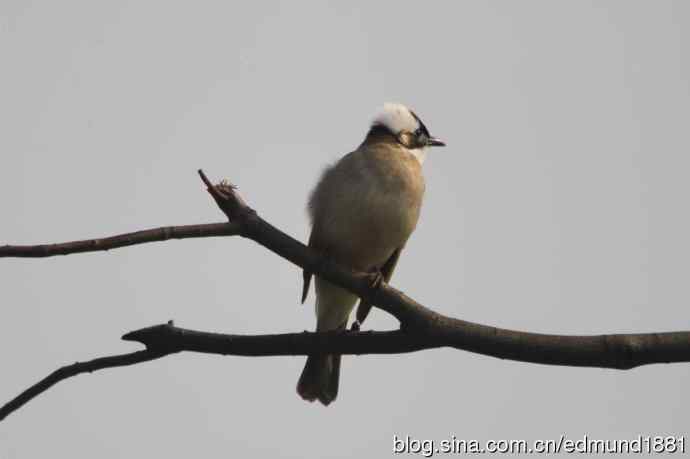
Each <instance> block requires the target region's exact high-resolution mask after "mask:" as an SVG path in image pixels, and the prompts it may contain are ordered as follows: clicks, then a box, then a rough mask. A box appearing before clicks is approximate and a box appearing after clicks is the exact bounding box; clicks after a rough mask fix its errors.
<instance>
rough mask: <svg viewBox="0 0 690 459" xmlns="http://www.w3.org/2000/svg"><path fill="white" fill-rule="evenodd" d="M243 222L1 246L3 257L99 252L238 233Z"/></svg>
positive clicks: (185, 226) (173, 227)
mask: <svg viewBox="0 0 690 459" xmlns="http://www.w3.org/2000/svg"><path fill="white" fill-rule="evenodd" d="M238 234H239V226H238V225H237V224H234V223H208V224H204V225H183V226H162V227H160V228H153V229H148V230H143V231H136V232H134V233H125V234H118V235H116V236H110V237H104V238H101V239H87V240H83V241H72V242H62V243H59V244H41V245H4V246H0V258H4V257H22V258H24V257H26V258H44V257H53V256H55V255H69V254H72V253H83V252H99V251H103V250H111V249H118V248H120V247H127V246H130V245H136V244H145V243H147V242H159V241H167V240H168V239H188V238H198V237H214V236H235V235H238Z"/></svg>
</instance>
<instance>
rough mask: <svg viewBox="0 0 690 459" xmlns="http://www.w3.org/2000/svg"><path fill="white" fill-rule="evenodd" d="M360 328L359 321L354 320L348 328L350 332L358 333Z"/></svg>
mask: <svg viewBox="0 0 690 459" xmlns="http://www.w3.org/2000/svg"><path fill="white" fill-rule="evenodd" d="M361 326H362V324H361V323H360V321H359V320H355V321H354V322H352V326H351V327H350V331H353V332H358V331H359V328H360V327H361Z"/></svg>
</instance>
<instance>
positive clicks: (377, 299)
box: [0, 171, 690, 420]
mask: <svg viewBox="0 0 690 459" xmlns="http://www.w3.org/2000/svg"><path fill="white" fill-rule="evenodd" d="M199 175H200V176H201V179H202V180H203V182H204V183H205V184H206V186H207V189H208V192H209V194H211V196H212V197H213V199H214V200H215V201H216V203H217V204H218V206H219V207H220V209H221V210H222V211H223V212H224V213H225V214H226V216H227V217H228V219H229V220H230V223H224V224H212V225H195V226H183V227H170V228H159V229H155V230H147V231H141V232H137V233H130V234H126V235H120V236H113V237H111V238H106V239H101V240H93V241H78V242H71V243H66V244H56V245H47V246H25V247H22V248H21V249H19V248H17V247H12V246H5V247H3V248H0V256H50V255H55V254H67V253H76V252H82V251H93V250H107V248H116V247H123V246H126V245H133V244H140V243H144V242H151V241H159V240H166V239H170V238H172V237H178V238H182V237H204V236H220V235H240V236H242V237H245V238H248V239H251V240H253V241H255V242H257V243H258V244H260V245H262V246H264V247H266V248H267V249H269V250H271V251H272V252H274V253H276V254H277V255H279V256H281V257H283V258H285V259H286V260H289V261H290V262H292V263H294V264H296V265H298V266H301V267H302V268H306V269H308V270H309V271H311V272H313V273H315V274H316V275H318V276H320V277H322V278H325V279H327V280H329V281H331V282H333V283H335V284H337V285H340V286H341V287H343V288H346V289H348V290H350V291H352V292H354V293H356V294H357V295H358V296H360V297H361V298H364V299H366V300H367V301H369V302H370V303H372V304H374V305H376V306H377V307H378V308H380V309H383V310H384V311H386V312H388V313H390V314H392V315H393V316H395V317H396V318H397V319H398V320H399V321H400V324H401V328H400V330H396V331H387V332H347V333H334V332H329V333H307V332H304V333H290V334H278V335H259V336H246V335H225V334H218V333H206V332H199V331H194V330H186V329H182V328H178V327H175V326H174V325H173V324H172V323H168V324H165V325H157V326H154V327H148V328H144V329H141V330H136V331H133V332H130V333H127V334H126V335H124V336H123V339H125V340H129V341H137V342H140V343H142V344H144V345H145V346H146V348H147V349H146V350H144V351H139V352H135V353H132V354H124V355H120V356H112V357H104V358H100V359H95V360H92V361H90V362H84V363H76V364H74V365H70V366H67V367H63V368H60V369H59V370H57V371H55V372H54V373H52V374H51V375H49V376H48V377H47V378H45V379H44V380H42V381H40V382H39V383H38V384H36V385H35V386H32V387H31V388H30V389H28V390H27V391H25V392H23V393H22V394H20V395H19V396H18V397H17V398H15V399H14V400H12V401H11V402H9V403H8V404H7V405H5V406H4V407H2V408H0V420H2V419H3V418H4V417H5V416H7V415H8V414H9V413H11V412H12V411H14V410H16V409H17V408H19V407H20V406H22V405H23V404H24V403H26V402H27V401H28V400H30V399H31V398H33V397H35V396H36V395H38V394H40V393H41V392H43V391H45V390H46V389H48V388H49V387H51V386H52V385H53V384H55V383H56V382H58V381H61V380H63V379H65V378H68V377H70V376H74V375H77V374H80V373H83V372H85V371H94V370H98V369H102V368H109V367H113V366H123V365H131V364H134V363H139V362H143V361H146V360H152V359H156V358H160V357H163V356H165V355H168V354H171V353H175V352H180V351H193V352H204V353H213V354H223V355H245V356H269V355H309V354H315V353H337V354H382V353H383V354H392V353H403V352H413V351H418V350H422V349H431V348H437V347H452V348H456V349H462V350H466V351H471V352H475V353H479V354H484V355H489V356H493V357H498V358H501V359H511V360H517V361H523V362H532V363H542V364H549V365H567V366H579V367H600V368H613V369H621V370H624V369H630V368H634V367H637V366H640V365H647V364H652V363H671V362H690V332H688V331H679V332H669V333H645V334H616V335H598V336H563V335H546V334H538V333H527V332H520V331H514V330H506V329H500V328H495V327H490V326H486V325H480V324H475V323H471V322H466V321H463V320H460V319H455V318H451V317H447V316H444V315H442V314H439V313H437V312H434V311H432V310H431V309H428V308H426V307H425V306H422V305H421V304H419V303H417V302H415V301H414V300H413V299H411V298H409V297H407V296H406V295H404V294H403V293H402V292H399V291H397V290H395V289H394V288H392V287H390V286H388V285H386V284H385V283H382V284H380V285H375V284H374V283H372V277H371V275H369V274H364V273H353V272H351V271H350V270H348V269H345V268H343V267H341V266H338V265H337V264H335V263H333V262H331V261H330V260H328V259H326V258H325V257H323V256H321V255H320V254H318V253H316V252H314V251H313V250H311V249H310V248H308V247H306V246H305V245H304V244H302V243H300V242H299V241H297V240H295V239H293V238H292V237H290V236H288V235H287V234H285V233H283V232H282V231H280V230H278V229H277V228H275V227H273V226H272V225H271V224H269V223H268V222H266V221H265V220H263V219H262V218H261V217H259V215H258V214H257V213H256V212H255V211H254V210H253V209H251V208H250V207H249V206H247V204H246V203H245V202H244V200H242V198H241V197H240V196H239V195H238V194H237V192H236V191H235V188H234V187H233V186H232V185H229V184H227V183H221V184H220V185H212V184H211V182H210V181H209V180H208V178H207V177H206V176H205V175H204V173H203V172H202V171H199ZM193 228H194V229H193ZM200 228H201V229H200ZM202 233H203V234H202ZM170 234H175V236H169V235H170ZM94 241H106V242H100V243H98V242H94ZM104 246H107V248H104ZM55 247H60V248H59V249H55ZM45 253H48V255H45ZM27 254H34V255H27ZM35 254H38V255H35Z"/></svg>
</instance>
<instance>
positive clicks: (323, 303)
mask: <svg viewBox="0 0 690 459" xmlns="http://www.w3.org/2000/svg"><path fill="white" fill-rule="evenodd" d="M356 301H357V295H354V294H353V293H351V292H349V291H347V290H345V289H343V288H341V287H337V286H335V285H333V284H331V283H330V282H328V281H325V280H323V279H321V278H319V277H317V278H316V317H317V320H316V330H317V331H318V332H326V331H344V330H345V329H346V328H347V320H348V317H349V316H350V312H351V311H352V308H353V307H354V305H355V302H356ZM339 380H340V355H335V354H314V355H310V356H309V358H308V359H307V363H306V365H304V370H302V376H300V378H299V381H298V382H297V393H298V394H299V395H300V396H301V397H302V398H303V399H305V400H308V401H310V402H313V401H314V400H318V401H320V402H321V403H323V404H324V405H328V404H329V403H331V402H332V401H333V400H335V398H336V397H337V395H338V382H339Z"/></svg>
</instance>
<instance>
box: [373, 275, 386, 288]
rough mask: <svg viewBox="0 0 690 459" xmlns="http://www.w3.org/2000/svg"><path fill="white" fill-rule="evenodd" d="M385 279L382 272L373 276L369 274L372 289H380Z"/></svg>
mask: <svg viewBox="0 0 690 459" xmlns="http://www.w3.org/2000/svg"><path fill="white" fill-rule="evenodd" d="M384 281H385V279H384V277H383V273H381V271H376V272H373V273H371V274H369V287H371V288H374V289H376V288H379V287H381V285H383V283H384Z"/></svg>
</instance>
